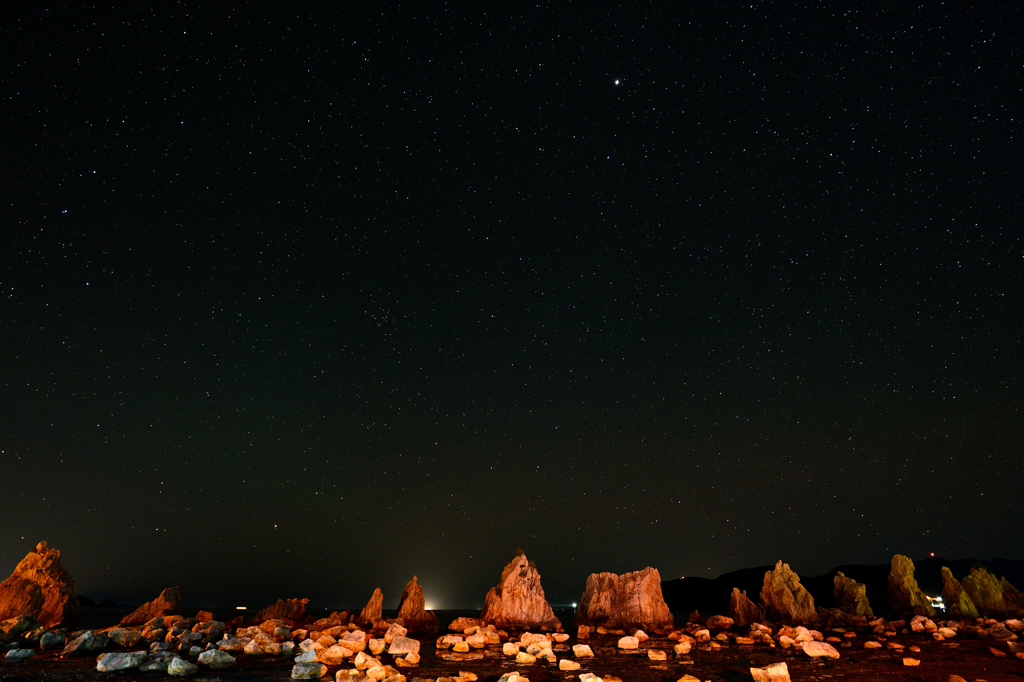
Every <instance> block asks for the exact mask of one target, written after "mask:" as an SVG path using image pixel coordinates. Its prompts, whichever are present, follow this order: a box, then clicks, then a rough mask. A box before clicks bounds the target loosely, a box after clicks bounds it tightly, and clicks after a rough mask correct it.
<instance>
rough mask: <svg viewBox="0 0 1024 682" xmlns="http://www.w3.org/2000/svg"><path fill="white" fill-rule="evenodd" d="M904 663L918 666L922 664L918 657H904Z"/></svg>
mask: <svg viewBox="0 0 1024 682" xmlns="http://www.w3.org/2000/svg"><path fill="white" fill-rule="evenodd" d="M903 665H909V666H917V665H921V661H920V660H918V659H916V658H904V659H903Z"/></svg>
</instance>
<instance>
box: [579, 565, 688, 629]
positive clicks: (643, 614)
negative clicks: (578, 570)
mask: <svg viewBox="0 0 1024 682" xmlns="http://www.w3.org/2000/svg"><path fill="white" fill-rule="evenodd" d="M576 625H603V626H604V627H606V628H630V629H633V628H645V629H648V630H664V629H667V628H671V627H672V625H673V618H672V613H671V612H670V611H669V610H668V605H667V604H665V599H664V597H663V596H662V594H661V574H660V573H658V569H656V568H651V567H647V568H645V569H643V570H642V571H634V572H632V573H623V574H622V575H617V574H615V573H592V574H590V577H588V578H587V587H586V589H585V590H584V591H583V596H582V597H580V604H579V607H577V609H576Z"/></svg>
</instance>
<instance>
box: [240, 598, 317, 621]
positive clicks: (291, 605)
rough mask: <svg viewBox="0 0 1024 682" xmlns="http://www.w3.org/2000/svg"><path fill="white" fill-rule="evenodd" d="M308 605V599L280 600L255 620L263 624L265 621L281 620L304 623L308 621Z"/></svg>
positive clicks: (264, 610) (259, 614)
mask: <svg viewBox="0 0 1024 682" xmlns="http://www.w3.org/2000/svg"><path fill="white" fill-rule="evenodd" d="M308 603H309V600H308V599H288V600H285V599H278V600H277V602H276V603H274V604H271V605H270V606H268V607H267V608H265V609H263V610H261V611H260V612H259V613H257V614H256V618H254V619H253V620H254V622H256V623H262V622H263V621H267V620H272V619H275V618H280V619H283V620H290V621H293V622H295V623H302V622H304V621H305V619H306V604H308Z"/></svg>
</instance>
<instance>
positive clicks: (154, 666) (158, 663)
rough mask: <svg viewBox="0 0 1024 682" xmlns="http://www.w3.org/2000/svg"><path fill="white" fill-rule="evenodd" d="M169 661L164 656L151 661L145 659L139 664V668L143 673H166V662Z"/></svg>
mask: <svg viewBox="0 0 1024 682" xmlns="http://www.w3.org/2000/svg"><path fill="white" fill-rule="evenodd" d="M170 662H171V661H170V660H168V659H164V658H159V659H156V660H153V661H146V662H145V663H143V664H142V665H140V666H139V670H140V671H141V672H144V673H166V672H167V664H168V663H170Z"/></svg>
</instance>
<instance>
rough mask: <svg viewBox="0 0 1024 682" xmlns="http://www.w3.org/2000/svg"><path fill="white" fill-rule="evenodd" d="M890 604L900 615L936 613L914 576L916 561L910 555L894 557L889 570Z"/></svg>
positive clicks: (928, 614) (932, 614) (930, 614)
mask: <svg viewBox="0 0 1024 682" xmlns="http://www.w3.org/2000/svg"><path fill="white" fill-rule="evenodd" d="M889 606H890V607H891V608H892V610H893V611H895V612H896V613H898V614H900V615H915V616H928V617H929V618H931V617H932V616H934V615H935V609H933V608H932V604H931V602H930V601H929V600H928V597H927V596H926V595H925V593H924V592H922V591H921V588H920V587H918V585H917V579H916V578H915V577H914V562H913V561H911V560H910V557H905V556H903V555H902V554H897V555H895V556H894V557H893V558H892V564H891V569H890V571H889Z"/></svg>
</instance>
